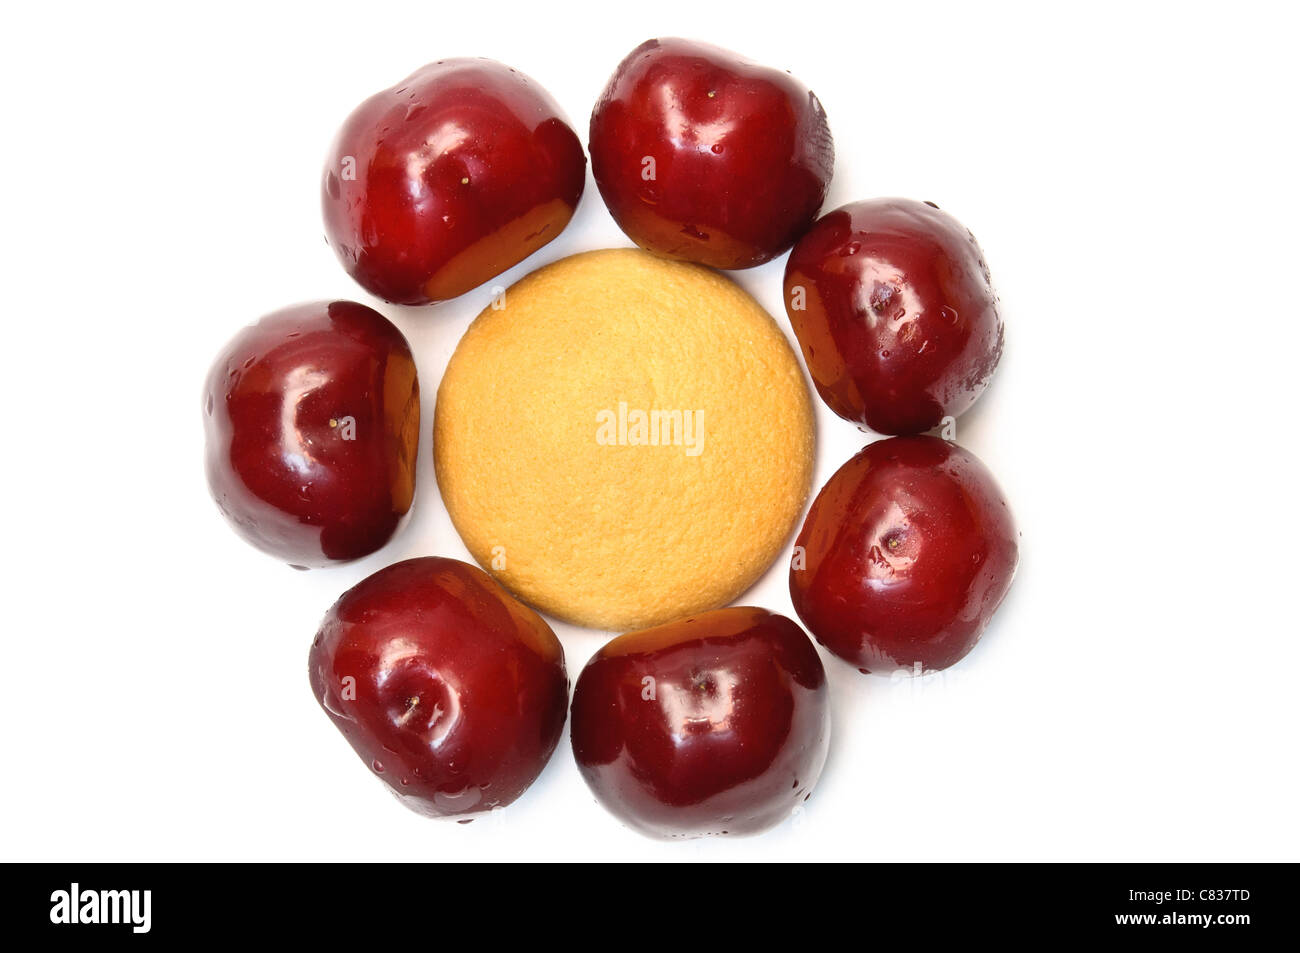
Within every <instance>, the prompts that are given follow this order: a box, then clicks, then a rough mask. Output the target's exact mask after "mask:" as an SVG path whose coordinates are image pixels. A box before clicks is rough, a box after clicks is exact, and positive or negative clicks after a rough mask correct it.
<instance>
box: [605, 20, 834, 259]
mask: <svg viewBox="0 0 1300 953" xmlns="http://www.w3.org/2000/svg"><path fill="white" fill-rule="evenodd" d="M590 149H591V168H592V172H593V173H594V174H595V177H596V185H597V186H598V187H599V189H600V194H601V196H602V197H603V198H604V199H605V204H606V205H608V206H609V211H610V213H611V214H612V215H613V216H614V220H615V221H616V222H618V224H619V227H620V228H622V229H623V231H624V232H626V233H627V235H628V237H629V238H631V239H632V240H633V241H634V242H636V243H637V244H638V245H640V246H641V247H642V248H645V249H647V250H649V251H652V252H655V253H657V254H660V255H664V256H667V257H669V258H682V259H686V260H688V261H696V262H700V263H702V264H705V265H709V266H711V267H713V268H749V267H752V266H754V265H760V264H762V263H763V262H765V261H770V260H771V259H773V258H775V257H776V256H777V255H779V254H781V253H782V252H784V251H785V250H786V249H788V248H789V247H790V246H791V245H792V244H793V243H794V242H795V240H796V239H797V238H798V237H799V236H800V235H802V234H803V233H804V231H806V230H807V229H808V227H809V226H810V225H811V224H812V222H813V219H814V218H816V216H817V211H818V210H819V209H820V208H821V205H822V201H823V200H824V199H825V198H826V189H827V188H828V186H829V185H830V181H831V173H832V171H833V169H834V165H835V150H834V146H833V144H832V142H831V133H830V128H829V126H827V123H826V114H825V113H824V112H823V111H822V107H821V103H819V102H818V101H817V97H816V96H814V95H813V94H812V93H811V92H810V91H809V90H808V89H807V87H805V86H804V85H803V84H801V83H800V82H799V81H798V80H796V79H794V78H793V77H792V76H790V75H789V74H788V73H783V72H780V71H779V70H774V69H769V68H767V67H764V66H758V65H755V64H753V63H750V62H748V61H746V60H744V59H742V58H740V57H738V56H736V55H735V54H734V53H731V52H728V51H727V50H723V49H719V48H718V47H715V46H710V45H708V44H704V43H693V42H690V41H687V40H677V39H663V40H649V41H647V42H645V43H642V44H641V45H640V46H638V47H637V48H636V49H635V50H633V51H632V52H631V53H630V54H628V56H627V58H626V59H624V60H623V62H622V63H620V64H619V66H618V69H617V70H615V72H614V75H613V76H612V77H611V78H610V80H609V83H608V85H606V87H605V91H604V92H603V93H602V94H601V96H600V99H599V101H598V102H597V103H596V107H595V109H594V110H593V112H592V114H591V138H590Z"/></svg>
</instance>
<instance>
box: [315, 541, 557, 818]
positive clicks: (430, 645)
mask: <svg viewBox="0 0 1300 953" xmlns="http://www.w3.org/2000/svg"><path fill="white" fill-rule="evenodd" d="M308 669H309V675H310V678H311V688H312V692H313V693H314V694H315V696H316V700H317V701H318V702H319V703H320V705H321V707H322V708H324V709H325V713H326V714H327V715H329V717H330V720H331V721H333V722H334V725H335V727H337V728H338V729H339V731H341V732H342V733H343V737H345V738H347V740H348V743H349V744H350V745H352V747H353V749H354V750H355V751H356V753H357V755H358V757H360V758H361V760H362V761H363V762H365V764H366V767H367V768H368V769H369V770H370V771H372V772H374V774H375V775H376V776H377V777H378V778H379V779H380V780H381V781H383V782H384V783H385V784H387V785H388V786H389V787H390V788H391V789H392V791H393V793H394V794H396V795H398V797H399V799H400V800H401V802H402V803H403V804H405V805H406V806H407V807H409V808H411V809H412V810H414V811H418V812H419V813H421V814H426V815H429V816H432V817H445V816H459V815H473V814H477V813H482V812H485V811H490V810H492V809H493V808H496V807H504V806H505V805H507V804H510V803H511V802H512V801H514V800H515V799H516V798H518V797H519V795H521V794H523V793H524V791H525V790H526V789H527V788H528V786H529V785H531V784H532V783H533V781H535V780H536V779H537V776H538V775H539V774H541V772H542V768H544V767H545V766H546V762H547V761H548V760H549V759H550V757H551V753H552V752H553V751H554V750H555V746H556V744H557V743H558V742H559V740H560V733H561V731H562V730H563V729H564V716H565V708H566V705H567V703H568V700H569V680H568V676H567V675H566V674H565V670H564V650H563V648H561V646H560V642H559V640H558V639H556V637H555V633H554V632H552V631H551V627H550V626H548V625H547V624H546V622H545V621H543V619H542V618H541V616H539V615H538V614H537V613H535V612H533V610H531V609H529V608H528V607H526V606H524V605H523V604H521V603H519V602H517V601H515V599H514V598H512V597H511V596H510V595H509V594H508V593H507V592H506V591H505V590H504V589H502V588H501V586H500V585H498V584H497V582H496V581H495V580H493V579H492V577H491V576H489V575H488V574H487V573H485V572H483V571H482V570H481V569H478V568H476V567H474V566H470V565H467V564H466V563H462V562H458V561H457V560H454V559H442V558H438V557H426V558H424V559H408V560H407V561H405V562H400V563H397V564H396V565H393V566H389V567H388V568H387V569H381V570H380V571H379V572H377V573H375V574H374V575H373V576H369V577H368V578H366V579H364V580H362V581H361V582H360V583H358V584H357V585H356V586H354V587H353V588H352V589H349V590H348V591H347V592H345V593H344V594H343V595H342V597H340V599H339V600H338V602H336V603H334V605H333V606H332V607H331V608H330V610H329V612H327V613H326V614H325V620H324V621H323V622H322V623H321V627H320V631H319V632H318V633H317V634H316V640H315V641H314V642H313V643H312V647H311V652H310V654H309V657H308Z"/></svg>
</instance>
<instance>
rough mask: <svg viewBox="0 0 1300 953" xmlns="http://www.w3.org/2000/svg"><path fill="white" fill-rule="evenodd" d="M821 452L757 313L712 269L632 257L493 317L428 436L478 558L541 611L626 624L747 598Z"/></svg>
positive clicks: (515, 301) (530, 279)
mask: <svg viewBox="0 0 1300 953" xmlns="http://www.w3.org/2000/svg"><path fill="white" fill-rule="evenodd" d="M813 443H814V431H813V412H812V404H811V401H810V399H809V395H808V389H807V386H806V385H805V383H804V379H803V374H802V371H801V370H800V367H799V364H798V362H797V360H796V359H795V356H794V353H793V351H792V350H791V348H790V346H789V344H788V342H787V341H786V338H785V336H784V335H783V334H782V333H781V330H780V329H779V328H778V327H777V326H776V324H775V322H773V320H772V318H771V317H770V316H769V315H768V314H767V312H765V311H764V310H763V309H762V307H761V306H760V305H759V304H758V303H757V302H756V301H755V300H754V299H753V298H751V297H750V296H749V295H748V294H746V293H745V292H744V291H743V290H741V288H740V287H738V286H737V285H735V284H734V283H732V282H731V281H730V280H728V279H726V278H724V277H722V276H721V275H719V274H717V273H716V272H713V271H710V270H708V269H706V268H702V267H700V266H698V265H692V264H687V263H684V262H677V261H667V260H664V259H661V258H657V257H655V256H654V255H651V254H649V253H647V252H643V251H640V250H639V249H630V248H628V249H611V250H606V251H595V252H588V253H585V254H581V255H574V256H572V257H570V258H565V259H563V260H562V261H558V262H555V263H554V264H552V265H548V266H547V267H545V268H542V269H540V270H538V271H535V272H533V273H532V274H530V275H528V276H527V277H525V278H523V279H522V280H521V281H519V282H518V283H517V284H515V285H514V286H512V287H511V288H509V289H508V290H507V291H506V292H505V295H504V300H498V301H496V302H494V303H493V305H492V306H491V307H489V308H487V309H486V310H484V311H483V313H482V314H480V315H479V316H478V318H476V319H475V320H474V322H473V324H471V325H470V327H469V330H468V331H467V332H466V333H465V336H464V337H463V338H462V339H461V341H460V344H459V345H458V346H457V348H456V352H455V354H453V355H452V358H451V361H450V363H449V364H448V365H447V371H446V373H445V374H444V376H443V379H442V384H441V386H440V387H439V388H438V401H437V409H436V412H435V417H434V436H433V447H434V463H435V466H436V468H437V477H438V487H439V489H440V490H441V492H442V497H443V500H444V501H445V502H446V504H447V510H448V512H449V513H450V514H451V519H452V522H453V523H454V524H455V525H456V529H457V530H458V531H459V532H460V535H461V537H462V538H463V539H464V541H465V545H466V546H467V547H468V548H469V551H470V553H471V554H473V556H474V558H475V559H476V560H478V562H479V563H480V564H481V565H482V566H483V567H484V568H485V569H487V570H489V571H490V572H492V573H493V574H494V575H495V576H496V577H497V578H498V579H499V580H500V581H501V582H502V583H503V584H504V585H505V586H507V587H508V588H509V589H511V590H512V591H513V592H515V593H516V594H517V595H518V596H520V597H521V598H522V599H524V600H525V601H527V602H529V603H531V604H532V605H534V606H536V607H537V608H538V609H541V610H542V611H544V612H547V613H549V614H550V615H553V616H555V617H556V618H559V619H564V620H566V621H569V622H575V623H577V624H579V625H584V626H590V627H593V628H601V629H610V630H620V631H621V630H630V629H640V628H646V627H649V626H654V625H659V624H661V623H664V622H668V621H671V620H673V619H677V618H680V617H682V616H685V615H689V614H691V613H694V612H703V611H706V610H708V609H713V608H717V607H718V606H722V605H726V604H727V603H729V602H731V601H732V600H733V599H735V598H736V597H737V596H738V595H740V594H741V593H742V592H744V591H745V590H746V589H747V588H749V586H750V585H751V584H752V583H753V582H754V581H755V580H757V579H758V577H759V576H760V575H761V574H762V573H763V571H764V570H765V569H767V567H768V566H769V565H770V564H771V563H772V561H773V560H774V559H775V558H776V556H777V555H778V553H779V552H780V551H781V549H782V547H783V545H784V543H785V541H786V540H787V538H788V537H789V535H790V533H791V531H792V530H793V528H794V523H795V520H796V519H797V518H798V516H799V514H800V512H801V510H802V508H803V504H804V501H805V500H806V499H807V496H808V491H809V485H810V481H811V479H812V464H813Z"/></svg>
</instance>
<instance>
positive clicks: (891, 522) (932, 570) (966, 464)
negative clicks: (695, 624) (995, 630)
mask: <svg viewBox="0 0 1300 953" xmlns="http://www.w3.org/2000/svg"><path fill="white" fill-rule="evenodd" d="M1018 558H1019V545H1018V534H1017V532H1016V527H1015V522H1014V520H1013V519H1012V516H1011V511H1010V509H1009V508H1008V507H1007V501H1006V499H1005V497H1003V495H1002V491H1001V490H999V489H998V486H997V484H996V483H995V482H994V480H993V476H992V474H990V473H989V471H988V469H987V468H985V466H984V464H982V463H980V461H979V460H978V459H976V458H975V456H974V455H973V454H972V453H970V452H969V451H967V450H963V449H962V448H961V447H958V446H956V445H955V444H951V443H948V442H947V441H946V440H940V439H939V438H937V437H927V436H917V437H893V438H890V439H887V440H879V441H877V442H875V443H873V444H870V445H869V446H868V447H867V448H866V449H865V450H863V451H861V452H860V453H859V454H858V455H857V456H855V457H853V459H851V460H849V461H848V463H846V464H844V466H842V467H840V469H839V470H838V471H836V473H835V475H834V476H832V477H831V478H830V480H829V481H828V482H827V484H826V485H825V486H824V487H822V490H821V492H820V493H819V494H818V495H817V499H816V500H814V501H813V505H812V508H811V509H810V510H809V512H808V518H807V520H806V521H805V522H804V525H803V529H802V530H801V531H800V533H799V538H798V540H797V541H796V548H795V552H794V558H793V559H792V561H791V565H790V597H791V598H792V599H793V600H794V607H795V611H796V612H798V613H799V618H801V619H802V620H803V622H804V625H806V626H807V627H808V631H809V632H811V633H812V634H813V635H814V636H816V637H817V640H818V641H819V642H821V643H822V645H824V646H826V647H827V648H828V649H830V650H831V651H832V652H834V653H835V654H836V655H838V656H839V657H840V658H842V659H845V660H847V661H849V662H851V663H853V664H854V665H856V666H858V667H859V668H860V669H863V670H864V671H868V672H881V671H886V672H888V671H894V670H898V669H907V670H909V671H915V670H916V667H917V666H920V668H921V669H922V670H926V671H928V670H931V669H943V668H947V667H948V666H949V665H952V664H953V663H954V662H956V661H958V660H959V659H961V658H962V656H964V655H965V654H966V653H967V652H969V651H970V650H971V649H972V648H973V647H974V645H975V643H976V642H977V641H978V640H979V637H980V635H981V634H982V633H983V632H984V629H985V627H986V626H987V625H988V624H989V619H990V618H991V617H992V615H993V613H994V611H995V610H996V609H997V608H998V606H999V605H1000V604H1001V603H1002V599H1003V597H1004V596H1005V595H1006V594H1007V590H1008V589H1009V588H1010V587H1011V580H1012V577H1013V576H1014V575H1015V571H1016V562H1017V560H1018Z"/></svg>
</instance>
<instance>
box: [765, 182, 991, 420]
mask: <svg viewBox="0 0 1300 953" xmlns="http://www.w3.org/2000/svg"><path fill="white" fill-rule="evenodd" d="M785 306H786V312H787V313H788V314H789V316H790V324H791V325H792V326H793V328H794V333H795V336H796V337H797V338H798V339H799V346H800V347H801V348H802V350H803V356H804V360H805V361H806V362H807V365H808V371H809V373H810V374H811V375H812V379H813V383H814V384H816V385H817V392H818V393H819V394H821V397H822V400H824V401H826V404H827V405H828V406H829V407H830V408H831V410H833V411H835V413H837V414H839V415H840V416H841V417H843V418H845V419H846V420H852V421H856V422H858V423H861V424H865V425H866V426H867V427H870V428H871V429H872V430H874V431H876V432H877V433H883V434H909V433H922V432H924V431H926V430H930V429H933V428H934V427H937V426H939V425H940V423H941V422H942V421H943V418H944V417H947V416H952V417H956V416H957V415H959V414H961V413H962V412H963V411H965V410H966V409H967V408H969V407H970V405H971V404H973V403H974V402H975V399H976V398H977V397H979V395H980V394H982V393H983V392H984V388H985V387H987V386H988V382H989V378H991V377H992V376H993V371H994V369H995V368H996V367H997V366H998V361H999V359H1000V358H1001V357H1002V337H1003V331H1002V319H1001V318H1000V317H999V316H998V305H997V298H996V297H994V294H993V288H992V286H991V285H990V283H989V271H988V268H987V267H986V266H985V264H984V256H983V254H982V253H981V252H980V249H979V246H978V245H977V244H976V243H975V237H974V236H973V235H971V233H970V232H969V231H967V230H966V229H965V228H964V227H962V225H961V224H960V223H959V222H958V221H957V220H956V219H954V218H953V217H952V216H951V215H949V214H947V213H946V212H943V211H941V210H940V209H938V208H937V207H935V206H933V205H931V204H930V203H927V202H913V201H911V200H910V199H872V200H870V201H866V202H854V203H852V204H850V205H845V206H844V207H843V208H838V209H836V210H835V211H833V212H830V213H828V214H827V215H825V216H823V217H822V218H821V219H820V220H818V222H817V224H816V225H814V226H813V227H812V229H811V230H810V231H809V232H808V234H806V235H804V237H803V238H801V239H800V240H799V242H798V244H796V245H795V247H794V250H793V251H792V252H791V253H790V259H789V261H787V262H786V268H785Z"/></svg>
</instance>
